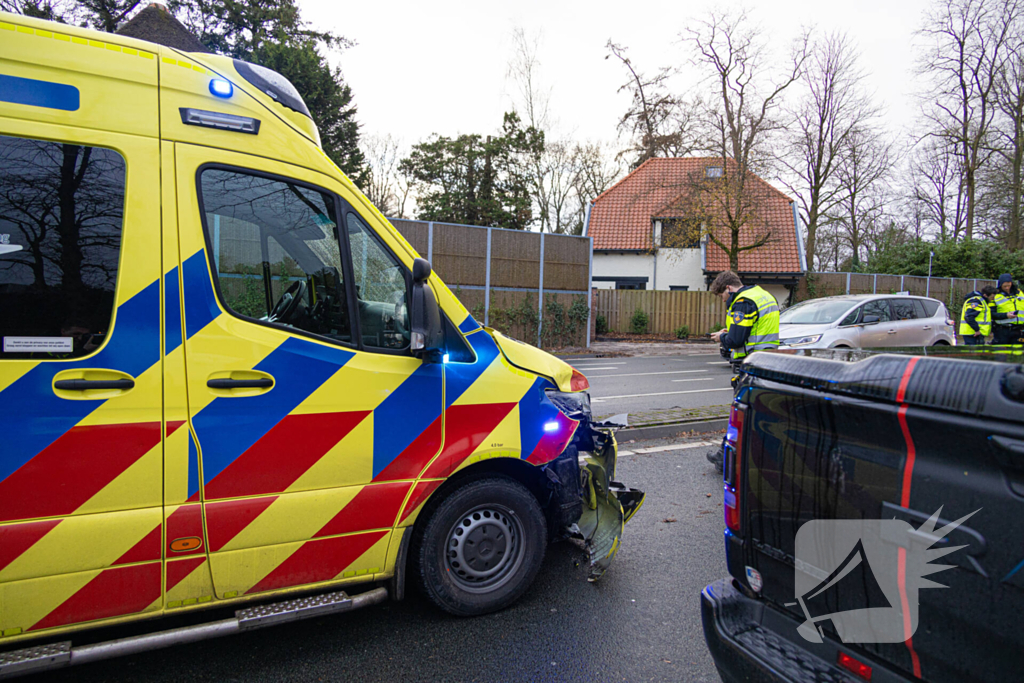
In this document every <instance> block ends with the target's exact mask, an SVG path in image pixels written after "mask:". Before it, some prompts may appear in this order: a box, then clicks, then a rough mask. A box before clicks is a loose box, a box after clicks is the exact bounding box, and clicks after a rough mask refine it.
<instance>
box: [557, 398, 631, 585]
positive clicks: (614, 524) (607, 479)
mask: <svg viewBox="0 0 1024 683" xmlns="http://www.w3.org/2000/svg"><path fill="white" fill-rule="evenodd" d="M548 398H549V399H550V400H551V402H552V403H554V404H555V406H557V407H558V409H559V410H560V411H561V412H562V413H563V414H564V415H565V416H566V417H568V418H570V419H571V420H575V421H576V422H578V423H579V426H578V427H577V428H576V432H575V434H574V435H573V440H572V442H571V443H570V445H569V446H568V447H567V448H566V449H565V451H564V452H563V453H562V454H561V455H560V456H559V457H558V458H556V459H555V460H553V461H552V462H550V463H549V464H548V465H546V466H545V469H546V470H547V474H548V479H549V481H550V482H551V483H552V484H553V486H552V489H553V491H552V493H553V494H555V495H554V496H553V497H554V498H556V499H557V502H556V501H553V502H556V504H555V506H554V507H555V508H556V509H557V510H558V512H556V515H555V516H556V518H555V519H554V520H551V521H554V522H555V523H556V526H554V527H553V528H561V529H563V533H564V534H565V535H566V536H570V537H573V538H578V539H582V540H583V541H584V542H585V543H586V546H587V550H588V552H589V554H590V572H589V576H588V579H589V580H590V581H596V580H597V579H599V578H600V577H601V575H602V574H604V573H605V572H606V571H607V570H608V567H609V566H610V565H611V563H612V560H613V559H614V558H615V554H616V553H617V552H618V550H619V545H620V544H621V539H622V532H623V529H624V527H625V524H626V522H628V521H629V520H630V519H631V518H632V517H633V515H635V514H636V512H637V511H638V510H639V509H640V507H641V506H642V505H643V503H644V496H645V494H644V492H643V491H638V490H636V489H633V488H629V487H628V486H625V485H624V484H622V483H620V482H617V481H615V460H616V456H617V454H618V444H617V443H616V442H615V434H614V431H615V429H616V428H617V427H618V426H620V425H615V424H611V423H600V424H598V423H595V422H594V421H593V417H592V415H591V410H590V396H589V394H587V393H586V392H573V393H566V392H556V391H549V392H548Z"/></svg>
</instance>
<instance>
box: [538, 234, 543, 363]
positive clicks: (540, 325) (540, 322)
mask: <svg viewBox="0 0 1024 683" xmlns="http://www.w3.org/2000/svg"><path fill="white" fill-rule="evenodd" d="M543 329H544V233H541V234H540V283H539V284H538V285H537V348H538V349H540V348H544V347H543V346H542V345H541V341H540V340H541V331H542V330H543Z"/></svg>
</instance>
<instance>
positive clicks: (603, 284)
mask: <svg viewBox="0 0 1024 683" xmlns="http://www.w3.org/2000/svg"><path fill="white" fill-rule="evenodd" d="M654 266H655V256H654V255H653V254H650V253H643V254H616V253H610V254H602V253H595V254H594V278H595V281H594V287H597V288H598V289H615V282H613V281H608V280H599V279H597V278H605V277H634V278H635V277H646V278H647V287H646V288H647V289H671V288H672V287H673V286H687V287H689V288H690V291H694V292H695V291H704V290H706V289H707V287H706V286H705V284H704V273H703V271H701V268H700V249H659V250H658V254H657V269H655V267H654Z"/></svg>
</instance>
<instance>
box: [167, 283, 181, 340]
mask: <svg viewBox="0 0 1024 683" xmlns="http://www.w3.org/2000/svg"><path fill="white" fill-rule="evenodd" d="M179 346H181V288H180V287H179V286H178V269H177V267H175V268H174V269H172V270H171V271H170V272H169V273H167V274H166V275H164V353H170V352H171V351H173V350H174V349H176V348H178V347H179Z"/></svg>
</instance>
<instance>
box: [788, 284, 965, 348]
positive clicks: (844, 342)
mask: <svg viewBox="0 0 1024 683" xmlns="http://www.w3.org/2000/svg"><path fill="white" fill-rule="evenodd" d="M953 325H954V321H953V319H952V318H950V316H949V312H948V311H947V310H946V307H945V306H944V305H943V304H942V302H941V301H936V300H935V299H926V298H925V297H923V296H909V295H905V294H902V295H901V294H862V295H856V296H830V297H825V298H823V299H811V300H809V301H803V302H801V303H798V304H796V305H794V306H790V307H789V308H787V309H786V310H785V311H783V312H782V315H781V317H780V319H779V339H780V340H781V341H780V344H779V346H780V347H781V348H784V349H785V348H800V349H834V348H854V349H856V348H861V349H870V348H878V347H881V346H938V345H943V344H947V345H952V344H956V330H955V328H954V327H953Z"/></svg>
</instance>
